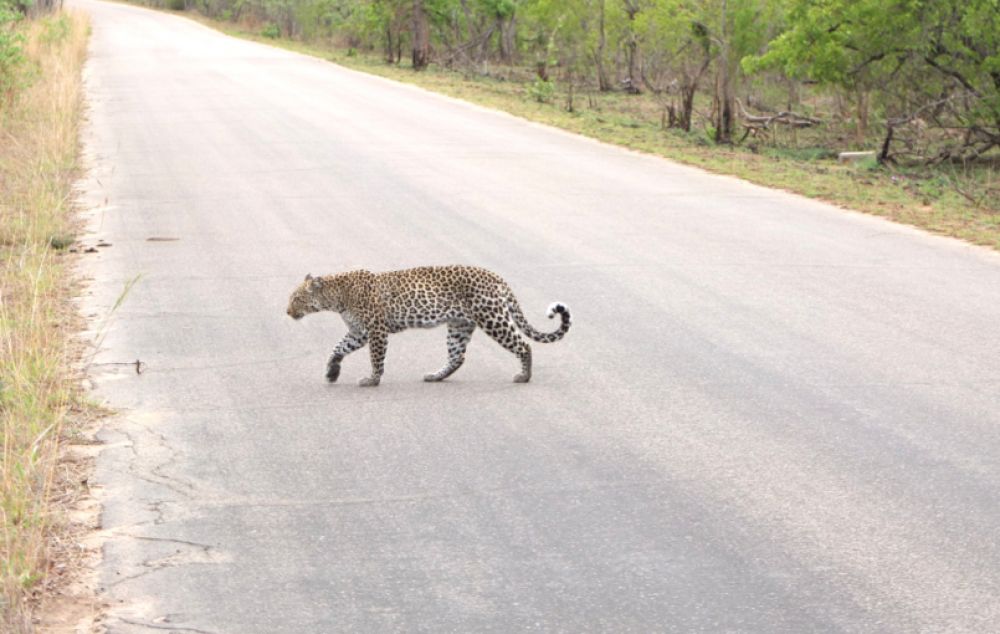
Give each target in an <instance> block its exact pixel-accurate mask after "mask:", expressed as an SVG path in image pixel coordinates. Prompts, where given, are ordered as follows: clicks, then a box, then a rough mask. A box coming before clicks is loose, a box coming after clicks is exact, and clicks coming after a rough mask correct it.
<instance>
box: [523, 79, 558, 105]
mask: <svg viewBox="0 0 1000 634" xmlns="http://www.w3.org/2000/svg"><path fill="white" fill-rule="evenodd" d="M555 93H556V85H555V84H554V83H553V82H552V81H550V80H548V79H542V78H541V77H539V78H538V79H536V80H535V81H533V82H531V84H529V85H528V95H529V96H531V98H532V99H534V100H535V101H537V102H538V103H548V102H550V101H552V97H553V96H554V95H555Z"/></svg>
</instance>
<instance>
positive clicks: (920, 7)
mask: <svg viewBox="0 0 1000 634" xmlns="http://www.w3.org/2000/svg"><path fill="white" fill-rule="evenodd" d="M145 1H146V3H147V4H151V5H153V6H157V7H160V8H166V9H172V10H185V11H188V12H189V14H192V15H197V16H199V17H200V18H201V19H203V20H205V21H207V22H210V23H211V24H213V25H214V26H216V27H217V28H220V29H222V30H224V31H227V32H229V33H231V34H234V35H240V36H243V37H249V38H255V39H258V40H262V41H267V42H270V43H275V44H279V45H282V46H286V47H290V48H294V49H297V50H300V51H302V52H306V53H310V54H314V55H317V56H321V57H326V58H328V59H331V60H333V61H335V62H337V63H339V64H343V65H346V66H349V67H353V68H356V69H359V70H363V71H366V72H371V73H376V74H379V75H384V76H387V77H391V78H393V79H397V80H401V81H407V82H410V83H414V84H418V85H421V86H423V87H426V88H429V89H431V90H435V91H439V92H443V93H446V94H449V95H453V96H457V97H460V98H462V99H466V100H469V101H473V102H477V103H480V104H484V105H487V106H490V107H494V108H498V109H501V110H506V111H508V112H511V113H513V114H516V115H518V116H522V117H525V118H528V119H532V120H536V121H541V122H544V123H548V124H551V125H555V126H559V127H562V128H565V129H568V130H572V131H574V132H578V133H581V134H585V135H588V136H591V137H595V138H598V139H601V140H603V141H607V142H610V143H615V144H619V145H624V146H627V147H631V148H635V149H638V150H642V151H645V152H650V153H653V154H659V155H662V156H666V157H669V158H672V159H675V160H679V161H682V162H686V163H690V164H694V165H698V166H701V167H704V168H706V169H709V170H712V171H716V172H720V173H726V174H733V175H736V176H739V177H742V178H745V179H747V180H750V181H753V182H757V183H760V184H764V185H768V186H773V187H780V188H784V189H787V190H790V191H794V192H798V193H801V194H805V195H807V196H812V197H815V198H820V199H824V200H828V201H831V202H834V203H837V204H841V205H844V206H847V207H851V208H854V209H858V210H861V211H865V212H868V213H873V214H877V215H881V216H886V217H889V218H891V219H893V220H897V221H900V222H905V223H909V224H913V225H917V226H920V227H923V228H926V229H929V230H932V231H935V232H938V233H942V234H946V235H951V236H956V237H959V238H962V239H965V240H968V241H971V242H974V243H978V244H982V245H987V246H991V247H993V248H995V249H1000V6H998V5H997V2H996V0H940V1H938V2H932V3H927V2H915V1H913V0H892V1H891V2H888V3H886V2H884V1H883V0H145ZM414 71H421V72H414ZM852 151H853V152H868V154H863V155H861V156H856V157H854V158H852V159H850V160H848V159H847V157H843V159H841V157H840V155H841V154H842V153H844V152H852Z"/></svg>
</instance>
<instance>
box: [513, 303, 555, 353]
mask: <svg viewBox="0 0 1000 634" xmlns="http://www.w3.org/2000/svg"><path fill="white" fill-rule="evenodd" d="M507 309H508V310H509V311H510V316H511V317H512V318H513V319H514V323H515V324H517V327H518V328H520V329H521V331H522V332H523V333H524V334H526V335H528V337H530V338H531V339H533V340H534V341H537V342H539V343H552V342H553V341H559V340H560V339H562V338H563V335H565V334H566V332H567V331H568V330H569V326H570V320H569V308H567V307H566V304H563V303H561V302H555V303H554V304H551V305H549V312H548V315H549V319H552V318H553V317H555V316H556V315H559V317H560V318H561V320H562V323H560V324H559V328H557V329H556V330H553V331H552V332H540V331H538V330H536V329H535V327H534V326H532V325H531V324H529V323H528V320H527V319H525V318H524V313H523V312H521V305H520V304H519V303H518V302H517V300H516V299H514V298H513V297H510V298H509V299H508V300H507Z"/></svg>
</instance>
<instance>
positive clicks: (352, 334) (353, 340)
mask: <svg viewBox="0 0 1000 634" xmlns="http://www.w3.org/2000/svg"><path fill="white" fill-rule="evenodd" d="M367 341H368V333H366V332H362V331H359V330H358V331H355V330H351V331H349V332H348V333H347V334H346V335H344V338H343V339H341V340H340V343H338V344H337V347H336V348H334V349H333V354H331V355H330V360H329V361H327V363H326V380H327V381H329V382H330V383H334V382H336V380H337V378H338V377H340V362H341V361H343V360H344V357H346V356H347V355H349V354H351V353H352V352H354V351H355V350H357V349H358V348H360V347H361V346H363V345H365V343H367Z"/></svg>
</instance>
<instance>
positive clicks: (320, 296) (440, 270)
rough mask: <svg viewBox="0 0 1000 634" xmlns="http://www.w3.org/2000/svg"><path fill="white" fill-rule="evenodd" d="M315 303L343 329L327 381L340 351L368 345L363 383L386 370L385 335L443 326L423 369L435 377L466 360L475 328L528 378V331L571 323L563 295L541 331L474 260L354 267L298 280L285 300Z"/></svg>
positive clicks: (549, 336)
mask: <svg viewBox="0 0 1000 634" xmlns="http://www.w3.org/2000/svg"><path fill="white" fill-rule="evenodd" d="M320 311H332V312H334V313H339V314H340V316H341V318H342V319H343V320H344V323H345V324H346V325H347V334H346V335H344V337H343V339H341V341H340V342H339V343H338V344H337V346H336V347H335V348H334V349H333V352H332V354H331V355H330V358H329V360H328V361H327V364H326V379H327V381H329V382H330V383H334V382H336V381H337V379H338V377H339V376H340V366H341V362H343V360H344V358H345V357H347V355H349V354H351V353H352V352H354V351H356V350H359V349H360V348H362V347H363V346H364V345H365V344H367V345H368V348H369V352H370V354H371V376H368V377H365V378H362V379H360V380H359V381H358V384H359V385H360V386H362V387H374V386H377V385H378V384H379V383H380V381H381V380H382V375H383V373H384V371H385V354H386V347H387V343H388V335H390V334H394V333H398V332H402V331H403V330H406V329H408V328H434V327H436V326H440V325H447V327H448V362H447V363H446V364H445V365H444V367H442V368H441V369H439V370H437V371H436V372H431V373H429V374H426V375H425V376H424V380H425V381H428V382H439V381H443V380H445V379H447V378H448V377H449V376H451V375H452V374H454V373H455V371H456V370H458V369H459V368H460V367H461V366H462V364H463V363H464V362H465V351H466V347H467V346H468V345H469V340H470V339H471V337H472V334H473V332H474V331H475V330H476V328H480V329H481V330H482V331H483V332H485V333H486V334H487V335H488V336H489V337H491V338H492V339H493V340H494V341H496V342H497V343H498V344H500V345H501V346H502V347H504V348H505V349H507V350H508V351H510V352H511V353H513V354H514V355H515V356H516V357H517V358H518V360H519V361H520V362H521V371H520V372H519V373H518V374H516V375H515V376H514V382H515V383H527V382H528V381H530V380H531V346H530V345H529V343H528V341H527V340H526V337H527V339H530V340H532V341H536V342H539V343H552V342H554V341H559V340H560V339H562V338H563V336H565V334H566V332H567V331H568V330H569V328H570V312H569V308H568V307H567V306H566V305H565V304H563V303H562V302H554V303H552V304H551V305H550V306H549V307H548V317H549V319H553V318H554V317H555V316H556V315H559V317H560V324H559V326H558V327H557V328H556V329H555V330H553V331H551V332H541V331H539V330H537V329H535V328H534V327H533V326H532V325H531V324H529V323H528V321H527V319H526V318H525V316H524V313H523V312H522V310H521V305H520V303H519V302H518V300H517V298H516V297H515V296H514V293H513V291H512V290H511V288H510V286H509V285H508V284H507V282H505V281H504V279H503V278H502V277H500V276H499V275H498V274H496V273H494V272H492V271H490V270H487V269H484V268H479V267H475V266H464V265H453V266H423V267H417V268H410V269H403V270H398V271H387V272H382V273H372V272H371V271H369V270H367V269H359V270H353V271H348V272H344V273H337V274H333V275H322V276H317V277H313V276H312V275H311V274H307V275H306V277H305V280H304V281H303V282H301V283H300V284H299V285H298V287H297V288H296V289H295V290H294V291H293V292H292V294H291V296H290V297H289V300H288V309H287V311H286V312H287V313H288V316H289V317H291V318H293V319H295V320H299V319H302V318H303V317H305V316H306V315H308V314H311V313H316V312H320Z"/></svg>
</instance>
